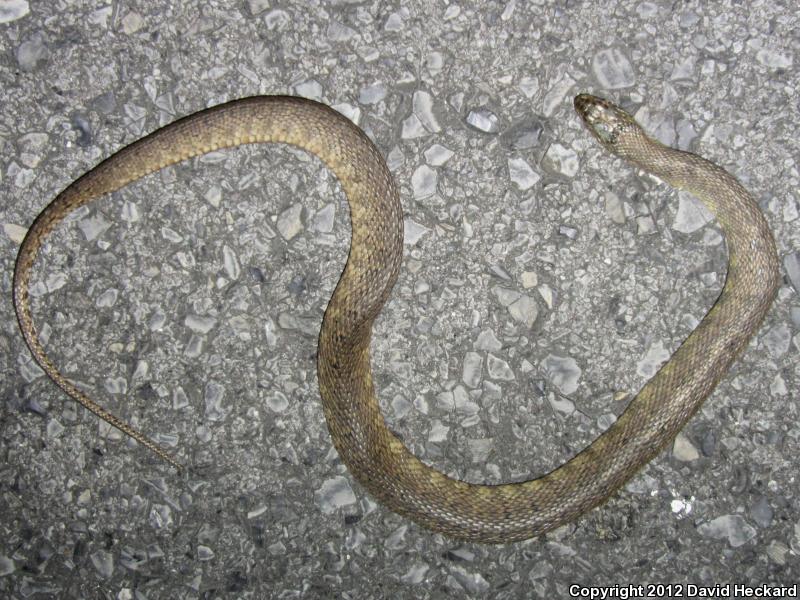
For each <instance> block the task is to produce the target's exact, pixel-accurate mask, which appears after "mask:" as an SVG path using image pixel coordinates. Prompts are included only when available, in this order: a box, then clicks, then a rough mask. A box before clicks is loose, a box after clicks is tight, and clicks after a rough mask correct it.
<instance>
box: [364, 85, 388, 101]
mask: <svg viewBox="0 0 800 600" xmlns="http://www.w3.org/2000/svg"><path fill="white" fill-rule="evenodd" d="M386 93H387V92H386V86H385V85H383V84H382V83H373V84H372V85H370V86H368V87H365V88H362V89H361V92H360V93H359V94H358V101H359V102H360V103H361V104H368V105H369V104H377V103H378V102H380V101H381V100H383V99H384V98H386Z"/></svg>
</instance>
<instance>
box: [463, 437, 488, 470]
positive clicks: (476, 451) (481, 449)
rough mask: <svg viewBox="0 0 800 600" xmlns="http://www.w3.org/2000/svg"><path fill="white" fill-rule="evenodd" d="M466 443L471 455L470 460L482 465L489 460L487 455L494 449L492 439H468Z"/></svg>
mask: <svg viewBox="0 0 800 600" xmlns="http://www.w3.org/2000/svg"><path fill="white" fill-rule="evenodd" d="M467 445H468V446H469V452H470V454H471V455H472V462H474V463H477V464H480V465H482V464H485V463H486V461H487V460H489V455H490V454H491V452H492V450H493V449H494V440H492V439H486V438H483V439H479V440H469V442H468V443H467Z"/></svg>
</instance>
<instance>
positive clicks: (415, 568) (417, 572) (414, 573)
mask: <svg viewBox="0 0 800 600" xmlns="http://www.w3.org/2000/svg"><path fill="white" fill-rule="evenodd" d="M429 570H430V566H428V565H426V564H425V563H423V562H415V563H414V564H412V565H411V566H410V567H409V568H408V570H407V571H406V572H405V573H404V574H403V575H401V576H400V581H402V582H403V583H404V584H406V585H419V584H420V583H422V582H423V581H424V580H425V575H426V574H427V573H428V571H429Z"/></svg>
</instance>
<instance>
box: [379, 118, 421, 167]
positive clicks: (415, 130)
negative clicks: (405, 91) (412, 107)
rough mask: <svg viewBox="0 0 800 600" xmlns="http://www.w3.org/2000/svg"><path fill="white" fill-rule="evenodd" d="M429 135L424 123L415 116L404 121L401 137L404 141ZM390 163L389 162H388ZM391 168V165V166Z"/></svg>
mask: <svg viewBox="0 0 800 600" xmlns="http://www.w3.org/2000/svg"><path fill="white" fill-rule="evenodd" d="M426 135H428V131H427V130H426V129H425V127H423V125H422V121H420V120H419V117H417V115H415V114H413V113H412V114H411V115H409V116H408V118H406V119H403V128H402V130H401V131H400V137H401V138H403V139H404V140H413V139H415V138H419V137H423V136H426ZM387 163H388V161H387ZM389 166H390V167H391V164H389Z"/></svg>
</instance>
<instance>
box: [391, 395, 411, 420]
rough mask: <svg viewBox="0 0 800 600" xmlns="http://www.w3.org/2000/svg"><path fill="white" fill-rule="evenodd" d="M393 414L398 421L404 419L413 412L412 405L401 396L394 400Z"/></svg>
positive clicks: (396, 396)
mask: <svg viewBox="0 0 800 600" xmlns="http://www.w3.org/2000/svg"><path fill="white" fill-rule="evenodd" d="M392 412H394V416H395V417H396V418H398V419H402V418H403V417H405V416H406V415H408V413H410V412H411V403H410V402H409V401H408V400H406V399H405V398H404V397H403V396H401V395H400V394H397V395H395V397H394V398H392Z"/></svg>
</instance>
